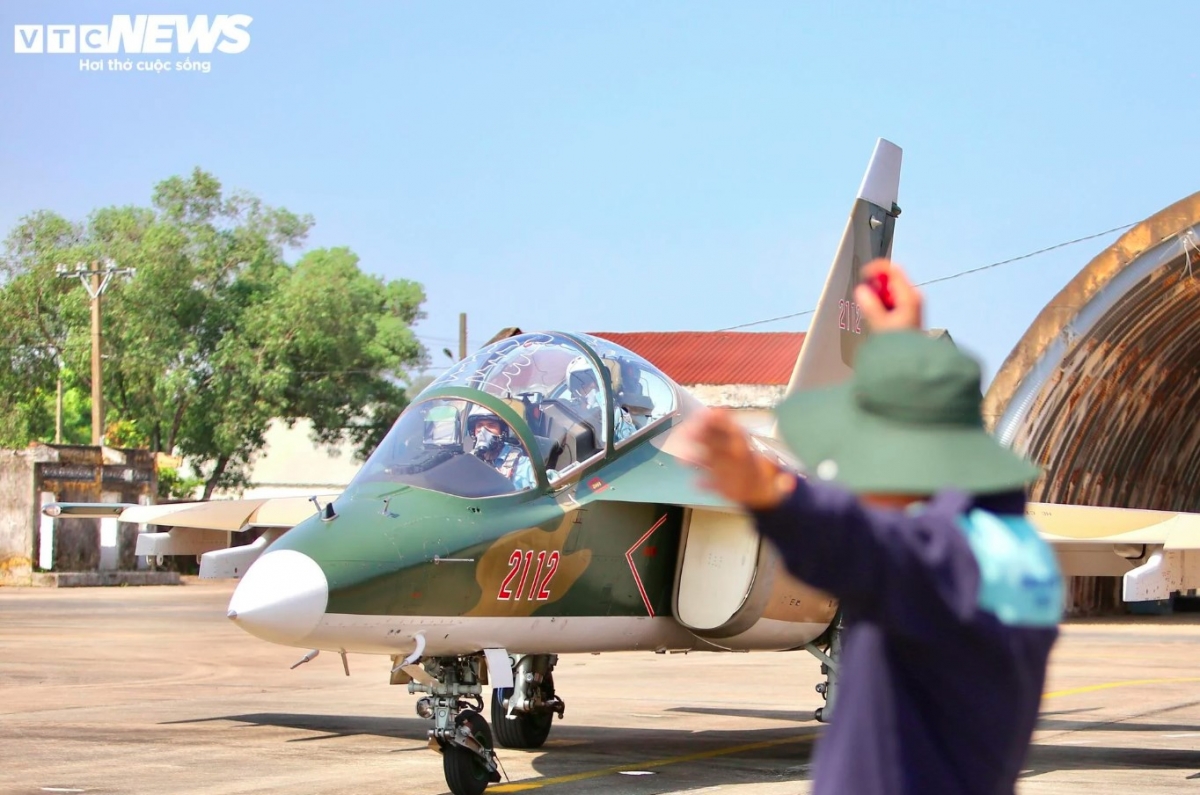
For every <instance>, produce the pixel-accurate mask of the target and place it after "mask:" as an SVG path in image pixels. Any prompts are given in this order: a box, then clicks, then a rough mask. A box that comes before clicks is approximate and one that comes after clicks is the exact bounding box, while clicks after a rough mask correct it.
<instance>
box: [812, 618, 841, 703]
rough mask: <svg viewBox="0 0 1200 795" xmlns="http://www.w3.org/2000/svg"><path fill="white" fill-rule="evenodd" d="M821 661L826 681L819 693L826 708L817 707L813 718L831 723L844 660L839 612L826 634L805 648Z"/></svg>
mask: <svg viewBox="0 0 1200 795" xmlns="http://www.w3.org/2000/svg"><path fill="white" fill-rule="evenodd" d="M804 650H805V651H807V652H808V653H809V654H811V655H812V656H814V657H816V658H817V659H818V660H820V661H821V673H823V674H824V675H825V681H824V682H821V683H820V684H818V685H817V688H816V690H817V692H818V693H820V694H821V697H822V698H824V699H825V706H823V707H817V709H816V711H815V712H813V717H814V718H815V719H816V720H817V721H818V722H820V723H829V721H830V720H831V719H832V718H833V702H834V701H835V698H834V696H836V695H837V681H838V666H839V665H840V663H841V659H842V613H841V611H840V610H839V611H838V613H837V615H835V616H834V617H833V621H832V622H830V624H829V629H828V630H826V631H825V634H824V635H822V636H821V637H819V638H817V639H816V640H815V641H813V642H812V643H810V644H808V645H807V646H805V647H804Z"/></svg>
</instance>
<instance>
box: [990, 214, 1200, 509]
mask: <svg viewBox="0 0 1200 795" xmlns="http://www.w3.org/2000/svg"><path fill="white" fill-rule="evenodd" d="M984 417H985V420H986V422H987V423H988V426H989V427H990V428H991V429H992V430H993V431H994V432H995V433H996V434H997V436H998V437H999V438H1000V439H1001V441H1003V442H1004V443H1006V444H1008V445H1010V446H1012V448H1013V449H1015V450H1017V451H1019V452H1021V453H1024V454H1025V455H1027V456H1029V457H1030V458H1031V459H1032V460H1034V461H1036V462H1037V463H1039V464H1040V465H1041V466H1042V467H1043V468H1044V472H1043V475H1042V477H1041V478H1040V479H1039V480H1038V482H1037V483H1036V484H1035V485H1034V488H1033V490H1032V493H1031V499H1033V500H1035V501H1039V502H1054V503H1069V504H1076V505H1095V506H1112V507H1122V508H1151V509H1159V510H1171V511H1200V489H1198V488H1197V484H1198V483H1200V193H1195V194H1193V195H1191V196H1189V197H1188V198H1186V199H1183V200H1182V201H1179V202H1176V203H1175V204H1173V205H1171V206H1170V207H1167V208H1166V209H1164V210H1162V211H1161V212H1159V213H1156V214H1155V215H1153V216H1151V217H1150V218H1147V219H1146V220H1145V221H1143V222H1141V223H1139V224H1138V225H1137V226H1135V227H1133V228H1132V229H1130V230H1129V231H1128V232H1126V233H1125V234H1124V235H1122V236H1121V238H1120V239H1119V240H1117V242H1116V243H1114V244H1113V245H1112V246H1110V247H1109V248H1108V249H1106V250H1105V251H1103V252H1102V253H1101V254H1100V255H1099V256H1097V257H1096V258H1095V259H1093V260H1092V261H1091V262H1089V263H1088V264H1087V266H1086V267H1084V268H1083V270H1081V271H1080V272H1079V274H1078V275H1076V276H1075V278H1074V279H1072V280H1071V281H1070V283H1068V284H1067V286H1066V287H1064V288H1063V289H1062V291H1061V292H1059V293H1058V295H1056V296H1055V297H1054V299H1053V300H1051V301H1050V303H1049V304H1047V305H1046V307H1045V308H1044V309H1043V310H1042V312H1041V314H1039V315H1038V317H1037V319H1036V320H1035V321H1034V322H1033V325H1031V326H1030V327H1029V330H1028V331H1027V332H1026V333H1025V335H1024V336H1023V337H1022V338H1021V340H1020V342H1019V343H1018V344H1017V346H1016V348H1014V349H1013V351H1012V353H1011V354H1009V356H1008V358H1007V359H1006V360H1005V361H1004V364H1003V365H1002V366H1001V368H1000V370H999V372H998V373H997V374H996V377H995V379H994V380H993V382H992V384H991V387H990V388H989V390H988V393H987V395H986V396H985V399H984Z"/></svg>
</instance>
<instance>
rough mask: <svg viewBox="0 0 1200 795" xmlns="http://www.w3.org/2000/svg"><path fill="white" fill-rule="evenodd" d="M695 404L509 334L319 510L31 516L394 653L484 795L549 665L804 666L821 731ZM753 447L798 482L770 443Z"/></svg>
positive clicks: (433, 734)
mask: <svg viewBox="0 0 1200 795" xmlns="http://www.w3.org/2000/svg"><path fill="white" fill-rule="evenodd" d="M900 163H901V152H900V149H899V148H898V147H896V146H895V145H894V144H891V143H890V142H887V141H884V140H880V141H879V142H878V144H877V145H876V149H875V152H874V154H873V156H872V158H871V162H870V165H869V166H868V169H867V172H866V175H865V177H864V179H863V182H862V184H861V186H860V188H859V191H858V195H857V197H856V200H855V203H854V206H853V209H852V211H851V214H850V218H849V221H848V223H847V226H846V229H845V232H844V235H843V237H842V241H841V244H840V246H839V248H838V251H837V254H836V256H835V258H834V262H833V266H832V268H831V270H830V273H829V276H828V280H827V282H826V285H825V289H824V292H823V294H822V297H821V300H820V303H819V306H818V309H817V311H816V314H815V316H814V318H813V322H812V326H811V328H810V331H809V334H808V336H807V338H806V341H805V343H804V347H803V349H802V351H801V353H800V356H799V359H798V360H797V363H796V366H795V370H794V372H793V376H792V378H791V382H790V384H789V386H788V391H789V393H790V392H791V391H793V390H795V389H800V388H807V387H811V386H818V385H822V384H827V383H833V382H836V381H838V380H841V379H843V378H845V377H846V376H847V375H848V374H849V373H850V369H851V364H852V362H853V358H854V351H855V349H856V348H857V346H858V345H859V344H860V343H861V341H862V339H863V332H864V331H865V329H864V327H863V323H862V319H861V316H860V314H859V311H858V307H857V306H856V304H855V303H854V301H853V289H854V285H855V284H856V283H857V282H858V270H859V268H860V266H861V265H863V264H865V263H866V262H868V261H869V260H871V259H874V258H875V257H887V256H889V255H890V252H891V243H892V234H893V230H894V225H895V220H896V218H897V216H898V215H899V207H898V206H897V204H896V201H897V195H898V189H899V177H900ZM699 407H700V404H699V403H698V401H696V400H695V399H694V398H693V397H691V396H690V395H689V394H688V393H687V392H686V391H685V390H683V389H682V388H681V387H680V386H679V385H677V384H675V383H674V382H672V381H671V380H670V379H669V378H667V377H666V376H665V375H663V374H662V373H661V372H660V371H659V370H658V369H657V368H655V367H654V366H653V365H652V364H650V363H649V362H647V361H646V360H645V359H642V358H641V357H639V356H637V355H636V354H634V353H631V352H630V351H628V350H625V349H623V348H621V347H619V346H617V345H614V344H613V343H611V342H608V341H606V340H603V339H600V338H597V337H594V336H589V335H585V334H567V333H557V332H555V333H538V334H521V335H518V336H515V337H511V338H508V339H504V340H500V341H498V342H495V343H494V344H491V345H489V346H487V347H485V348H483V349H482V350H480V351H478V352H477V353H475V354H474V355H472V356H470V357H468V358H467V359H464V360H463V361H461V362H460V363H458V364H457V365H456V366H455V367H453V368H452V369H451V370H450V371H449V372H447V373H445V374H444V375H443V376H442V377H440V378H439V379H438V380H437V381H435V382H434V383H433V384H431V385H430V386H429V387H428V388H427V389H426V390H425V391H423V392H422V393H421V394H420V395H419V396H418V397H417V398H416V399H415V400H414V402H413V404H412V405H411V406H409V407H408V409H406V410H405V412H404V413H403V414H402V415H401V416H400V417H399V419H398V420H397V421H396V424H395V425H394V427H393V428H392V429H391V431H390V432H389V433H388V435H387V437H386V438H385V439H384V440H383V442H382V443H381V444H380V446H379V448H378V449H377V450H375V452H374V453H373V454H372V456H371V457H370V459H369V460H368V461H367V462H366V464H365V465H364V466H363V467H362V469H361V471H360V472H359V473H358V474H357V476H356V477H355V478H354V480H353V481H352V482H351V483H350V484H349V486H348V487H347V488H346V490H345V491H344V492H343V493H341V494H340V495H336V498H333V499H327V501H326V502H325V503H324V504H322V503H321V500H320V498H319V497H313V498H312V499H311V501H306V500H302V499H295V498H285V499H268V500H262V499H260V500H238V501H224V502H209V503H192V504H184V505H168V506H145V507H139V506H126V505H109V506H97V505H72V504H54V505H51V506H48V507H47V508H46V511H47V513H48V514H49V515H61V516H97V517H99V516H108V517H117V518H119V519H120V520H121V521H125V522H136V523H143V524H156V525H165V526H169V527H171V528H172V529H171V530H169V531H168V532H162V533H143V534H142V535H141V536H140V537H139V539H138V550H137V551H138V554H144V555H149V556H162V555H174V554H187V555H200V556H201V575H202V576H206V577H236V576H239V575H241V582H240V583H239V584H238V586H237V588H236V590H235V591H234V593H233V596H232V599H231V601H230V603H229V618H230V619H231V620H233V621H234V622H235V623H236V624H238V626H240V627H242V628H243V629H244V630H246V631H247V632H249V633H250V634H252V635H255V636H257V637H259V638H262V639H264V640H268V641H271V642H274V643H279V644H283V645H288V646H296V647H299V648H305V649H310V650H311V651H309V652H308V653H307V654H305V655H304V656H303V657H302V658H301V660H300V661H299V662H297V663H296V664H297V665H299V664H301V663H303V662H307V661H309V660H311V659H312V658H313V657H315V656H316V654H317V653H318V651H319V650H327V651H334V652H337V653H339V654H341V655H342V660H343V664H345V663H346V654H348V653H354V654H378V655H383V656H387V657H390V658H391V661H392V666H391V681H392V682H393V683H394V684H407V686H408V690H409V692H410V693H414V694H420V695H421V698H420V699H419V700H418V702H417V712H418V714H419V715H421V716H423V717H426V718H429V719H431V720H432V721H433V729H431V730H430V732H429V739H430V745H431V747H432V748H434V749H435V750H438V751H440V752H441V753H442V755H443V766H444V770H445V775H446V781H447V783H448V784H449V787H450V789H451V791H453V792H454V793H455V795H478V793H481V792H482V791H483V790H484V789H485V788H486V787H487V785H488V784H489V783H490V782H496V781H499V780H500V775H499V768H498V764H497V759H496V755H495V752H494V748H495V743H496V742H497V741H498V742H499V744H500V745H502V746H505V747H509V748H536V747H539V746H541V745H542V744H543V743H544V742H545V741H546V739H547V736H548V735H549V732H550V730H551V726H552V724H553V720H554V716H555V715H557V716H559V718H561V717H562V716H563V711H564V707H565V704H564V701H563V698H562V696H561V695H560V694H559V693H558V691H557V690H556V689H555V686H554V676H553V671H554V667H555V664H556V662H557V660H558V655H561V654H572V653H585V652H607V651H647V652H659V653H663V652H683V651H712V652H721V651H786V650H798V649H807V650H808V651H809V652H811V653H813V654H814V655H816V656H817V657H818V658H819V659H820V660H821V661H822V663H823V665H822V671H823V673H824V674H826V676H827V679H826V681H825V682H821V683H820V684H818V685H817V690H818V692H820V693H822V695H824V696H825V697H826V705H825V707H824V708H823V710H818V719H821V718H828V717H829V716H830V713H831V711H832V707H833V702H834V699H833V695H834V685H835V683H836V674H837V656H838V648H839V641H838V635H839V632H838V622H837V620H836V613H837V605H836V604H835V603H834V601H833V600H832V599H830V598H829V597H828V596H827V595H825V594H822V593H820V592H817V591H814V590H813V589H811V588H808V587H807V586H805V585H803V584H801V583H799V582H797V581H795V580H794V579H792V578H791V577H790V576H788V575H787V573H786V572H785V571H784V570H783V568H782V567H781V564H780V561H779V559H778V557H777V554H776V552H775V551H774V548H773V547H772V546H771V545H769V544H766V543H763V542H762V541H761V539H760V538H759V537H758V535H757V534H756V533H755V532H754V530H753V527H752V525H751V523H750V521H749V519H748V517H747V516H745V515H744V514H743V513H742V512H740V511H739V510H738V509H736V508H735V507H734V506H732V505H729V504H727V503H725V502H723V501H722V500H721V499H720V498H718V497H716V496H714V495H712V494H711V493H708V492H705V491H702V490H700V489H699V488H698V487H697V485H696V473H695V471H694V470H693V469H692V468H690V467H689V466H688V465H687V464H686V463H685V462H684V461H683V460H682V459H681V458H680V457H679V453H680V441H679V437H678V433H677V432H678V428H679V426H680V423H681V422H683V421H684V419H685V418H687V417H688V415H689V414H691V413H692V412H694V411H696V410H697V409H698V408H699ZM755 438H756V443H758V444H759V446H760V449H761V450H762V451H763V452H764V453H766V454H768V455H771V456H773V457H775V458H776V460H778V461H779V462H780V463H781V464H782V465H784V466H787V467H789V468H791V469H793V470H794V471H799V469H800V468H799V466H798V465H797V464H796V462H794V461H792V460H791V459H790V458H789V457H788V456H787V454H786V452H785V451H783V450H782V449H781V448H780V447H779V446H778V444H777V443H776V442H775V441H774V439H773V438H770V437H761V438H760V437H755ZM1066 509H1069V510H1070V511H1077V510H1083V511H1091V510H1097V509H1077V508H1075V507H1073V506H1031V509H1030V510H1031V513H1033V514H1034V516H1035V518H1036V519H1038V520H1039V521H1041V520H1042V519H1043V518H1044V517H1043V514H1045V516H1046V517H1049V518H1050V520H1051V521H1052V522H1053V523H1054V524H1053V528H1054V530H1053V532H1055V533H1056V534H1059V535H1056V536H1055V538H1056V539H1057V540H1059V541H1061V542H1063V543H1069V542H1076V541H1078V542H1080V543H1082V544H1084V546H1083V547H1081V549H1084V550H1088V551H1089V553H1090V552H1094V550H1093V549H1092V547H1096V548H1105V549H1107V550H1108V552H1107V554H1108V555H1109V557H1115V556H1112V554H1111V552H1112V550H1113V549H1114V548H1115V547H1114V544H1115V543H1121V542H1120V541H1119V540H1118V541H1114V540H1112V539H1122V538H1124V537H1123V536H1112V537H1111V538H1103V539H1098V538H1096V537H1095V536H1096V535H1097V531H1096V530H1095V529H1094V528H1089V526H1090V525H1094V521H1095V519H1094V517H1089V516H1085V517H1084V518H1083V520H1081V521H1076V520H1075V519H1074V518H1072V517H1069V516H1068V517H1066V518H1065V519H1064V518H1063V517H1064V515H1065V514H1064V513H1063V511H1064V510H1066ZM1134 513H1139V512H1134ZM1140 513H1143V514H1144V513H1147V512H1140ZM1169 517H1175V515H1174V514H1171V515H1168V518H1169ZM1162 518H1163V517H1150V519H1160V520H1161V519H1162ZM1139 520H1140V521H1141V523H1140V524H1138V521H1139ZM1117 521H1118V522H1119V521H1124V522H1125V525H1122V526H1120V527H1119V528H1118V529H1122V530H1132V531H1133V532H1134V534H1135V535H1136V534H1137V533H1141V534H1142V536H1144V538H1143V539H1142V540H1140V541H1138V543H1148V544H1153V543H1159V544H1161V543H1163V541H1162V539H1159V540H1158V541H1154V540H1153V539H1157V538H1158V535H1155V532H1156V531H1155V528H1154V527H1152V526H1150V525H1152V524H1153V523H1152V522H1149V521H1148V520H1147V518H1146V517H1145V516H1142V517H1135V516H1132V514H1128V513H1127V514H1126V515H1125V518H1124V519H1121V520H1117ZM1173 521H1174V520H1173ZM1129 522H1134V524H1133V525H1129ZM1167 524H1168V525H1170V522H1168V523H1167ZM1080 527H1082V528H1083V529H1082V530H1080ZM1096 527H1099V525H1096ZM1147 527H1150V529H1146V528H1147ZM252 528H258V529H261V530H262V535H261V536H260V537H259V538H258V539H257V540H256V541H254V542H253V543H251V544H249V545H245V546H237V547H229V533H231V532H245V531H247V530H250V529H252ZM1137 528H1141V529H1137ZM1110 532H1115V531H1110ZM1126 535H1128V533H1126ZM1089 536H1091V537H1089ZM1142 536H1139V538H1142ZM1131 543H1132V542H1131ZM1106 562H1107V561H1106ZM1096 573H1103V572H1096ZM293 667H294V666H293ZM346 672H347V673H349V668H348V666H347V668H346ZM485 685H490V687H491V697H490V717H491V722H490V724H489V721H488V720H487V718H486V717H485V704H484V697H483V693H484V690H483V688H484V686H485Z"/></svg>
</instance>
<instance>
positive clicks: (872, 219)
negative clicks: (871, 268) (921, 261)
mask: <svg viewBox="0 0 1200 795" xmlns="http://www.w3.org/2000/svg"><path fill="white" fill-rule="evenodd" d="M900 160H901V149H900V147H898V146H896V145H895V144H894V143H892V142H891V141H886V140H884V139H883V138H880V139H879V140H878V141H877V142H876V143H875V152H874V153H873V154H872V155H871V162H870V164H869V165H868V166H867V173H866V174H865V175H864V176H863V181H862V185H860V186H859V188H858V196H857V198H856V199H855V201H854V208H853V209H852V210H851V211H850V220H849V221H847V223H846V231H845V232H844V233H843V234H842V242H841V243H840V244H838V250H837V254H836V255H835V256H834V258H833V266H832V267H831V268H830V269H829V276H828V277H826V280H825V289H824V290H822V291H821V300H820V302H819V303H818V304H817V311H816V313H815V314H813V318H812V322H811V323H810V324H809V327H808V334H807V335H805V337H804V344H803V345H802V346H801V348H800V355H799V357H797V359H796V366H795V368H794V369H793V370H792V377H791V380H790V381H789V382H788V388H787V392H786V394H785V397H786V396H787V395H790V394H792V393H793V392H795V391H796V390H799V389H809V388H811V387H815V386H826V385H832V384H836V383H839V382H841V381H844V380H845V379H846V378H848V377H849V375H850V372H851V370H852V369H853V366H854V354H855V351H857V350H858V346H859V344H860V343H861V342H862V341H863V339H864V338H865V336H866V331H867V329H866V327H865V325H864V324H863V322H862V317H861V315H860V314H859V310H858V305H857V304H856V303H854V287H855V285H857V284H858V282H859V275H858V272H859V269H860V268H862V266H863V265H866V264H867V263H868V262H870V261H871V260H873V259H875V258H876V257H890V256H891V254H892V231H893V229H894V227H895V224H896V217H897V216H899V215H900V207H899V206H898V205H897V204H896V200H897V198H898V196H899V191H900Z"/></svg>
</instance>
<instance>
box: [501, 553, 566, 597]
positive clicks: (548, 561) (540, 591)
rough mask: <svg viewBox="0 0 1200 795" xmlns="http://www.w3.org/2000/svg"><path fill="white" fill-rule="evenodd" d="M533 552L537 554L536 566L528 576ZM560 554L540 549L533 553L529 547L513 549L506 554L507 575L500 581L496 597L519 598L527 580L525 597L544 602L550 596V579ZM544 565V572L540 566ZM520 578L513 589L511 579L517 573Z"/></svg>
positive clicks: (554, 571) (515, 577) (556, 569)
mask: <svg viewBox="0 0 1200 795" xmlns="http://www.w3.org/2000/svg"><path fill="white" fill-rule="evenodd" d="M534 554H536V555H537V566H534V567H532V568H533V577H532V578H531V577H530V576H529V571H530V568H531V564H532V563H533V557H534ZM559 558H560V555H559V553H558V550H555V551H553V552H549V553H548V552H546V551H545V550H542V551H540V552H537V553H534V551H533V550H531V549H526V550H520V549H514V550H513V551H512V554H511V555H509V556H508V576H506V577H505V578H504V582H502V583H500V593H498V594H497V595H496V598H497V599H498V600H500V601H506V600H518V601H519V600H520V599H521V594H522V593H523V592H524V591H525V583H526V582H527V581H528V582H529V595H528V596H526V597H525V598H526V599H528V600H531V601H538V602H544V601H546V600H547V599H549V598H550V581H551V580H552V579H554V575H555V573H557V572H558V561H559ZM543 566H545V567H546V570H545V573H544V574H543V573H542V567H543ZM518 574H519V575H520V577H521V579H520V580H519V581H518V582H517V587H516V589H515V590H514V589H513V587H512V585H513V580H515V579H517V575H518Z"/></svg>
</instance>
